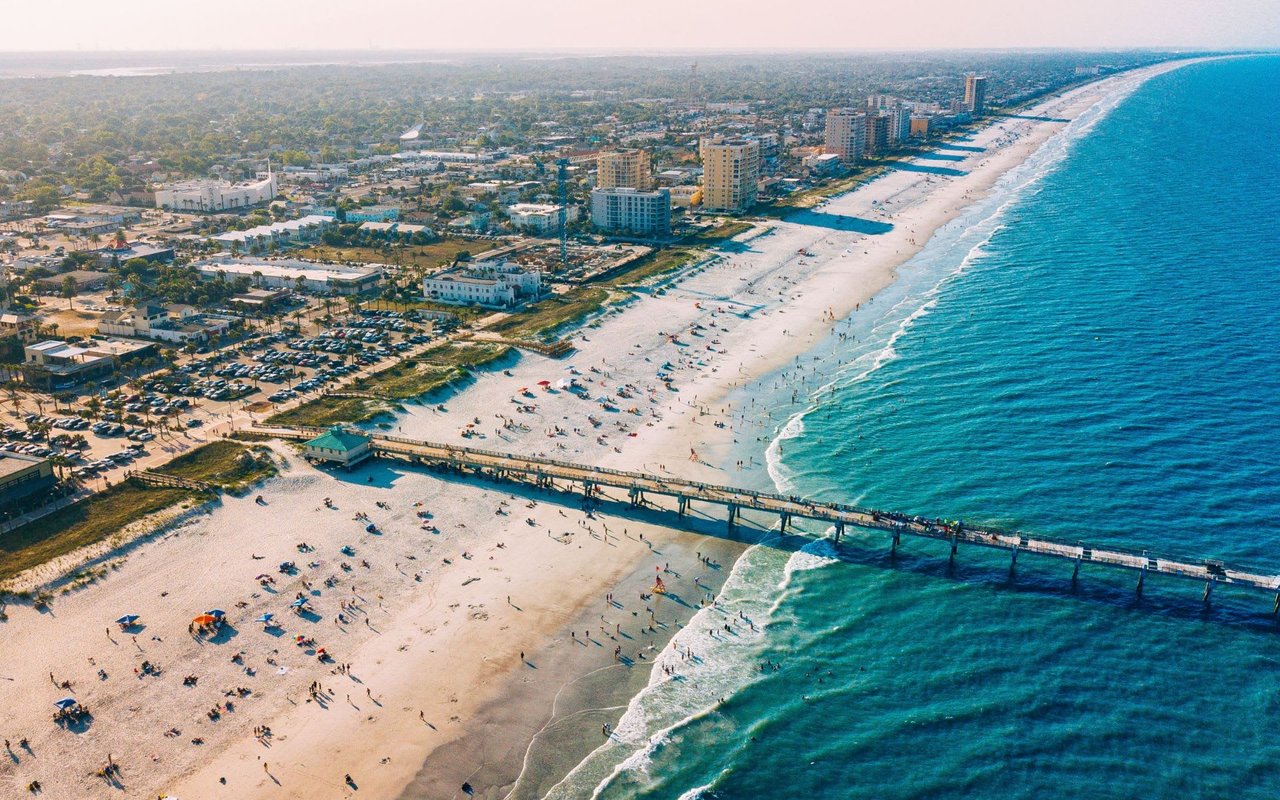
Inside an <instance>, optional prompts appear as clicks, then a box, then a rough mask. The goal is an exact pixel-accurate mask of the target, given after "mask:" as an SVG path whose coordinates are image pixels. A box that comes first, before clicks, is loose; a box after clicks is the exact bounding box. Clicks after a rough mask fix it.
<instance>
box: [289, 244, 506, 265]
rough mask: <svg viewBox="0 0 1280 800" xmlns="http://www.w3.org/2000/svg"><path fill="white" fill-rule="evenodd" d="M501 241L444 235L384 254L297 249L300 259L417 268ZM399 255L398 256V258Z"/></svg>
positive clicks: (346, 249) (358, 249)
mask: <svg viewBox="0 0 1280 800" xmlns="http://www.w3.org/2000/svg"><path fill="white" fill-rule="evenodd" d="M499 246H501V243H496V242H488V241H472V240H470V239H458V238H452V237H446V238H444V239H441V240H440V241H438V242H432V243H431V244H424V245H420V246H419V245H413V246H409V247H396V248H394V249H393V250H392V251H391V253H390V254H386V253H383V252H382V251H381V250H379V249H378V248H376V247H326V246H324V245H318V246H316V247H308V248H306V249H304V250H300V251H298V255H299V256H301V257H303V258H314V259H320V260H324V261H359V262H361V263H366V264H388V263H390V264H404V265H406V266H408V265H410V264H413V265H417V266H420V267H431V268H435V267H438V266H440V265H441V264H447V263H449V262H451V261H453V259H454V258H455V257H457V255H458V253H461V252H462V251H464V250H465V251H467V252H468V253H470V254H471V255H473V256H474V255H477V254H479V253H481V252H483V251H485V250H492V249H493V248H495V247H499ZM397 257H398V258H397Z"/></svg>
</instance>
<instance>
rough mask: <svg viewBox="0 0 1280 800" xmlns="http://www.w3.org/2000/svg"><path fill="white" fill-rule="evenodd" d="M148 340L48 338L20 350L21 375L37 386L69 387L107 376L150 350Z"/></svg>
mask: <svg viewBox="0 0 1280 800" xmlns="http://www.w3.org/2000/svg"><path fill="white" fill-rule="evenodd" d="M155 351H156V346H155V344H153V343H150V342H131V341H122V340H119V339H107V340H101V339H91V340H89V341H88V342H82V343H80V344H71V343H69V342H62V341H58V340H49V341H44V342H38V343H36V344H30V345H27V346H26V347H24V348H23V349H22V352H23V363H22V375H23V379H24V380H26V382H27V384H29V385H31V386H35V387H37V388H40V389H53V390H58V389H70V388H74V387H76V386H79V385H80V384H82V383H84V382H85V381H91V380H102V379H104V378H109V377H111V375H112V374H113V373H114V372H115V371H116V369H117V368H118V367H119V366H120V364H121V363H123V362H126V361H132V360H134V359H137V358H142V357H144V356H146V355H149V354H151V353H154V352H155Z"/></svg>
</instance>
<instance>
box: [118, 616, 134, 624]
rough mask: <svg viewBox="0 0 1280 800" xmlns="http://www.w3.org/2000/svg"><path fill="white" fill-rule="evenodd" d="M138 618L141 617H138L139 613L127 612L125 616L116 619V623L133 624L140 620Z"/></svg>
mask: <svg viewBox="0 0 1280 800" xmlns="http://www.w3.org/2000/svg"><path fill="white" fill-rule="evenodd" d="M138 619H139V617H138V615H137V614H125V615H124V616H123V617H121V618H120V619H118V620H116V624H117V625H132V624H133V623H135V622H137V621H138Z"/></svg>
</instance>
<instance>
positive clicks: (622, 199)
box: [591, 187, 671, 237]
mask: <svg viewBox="0 0 1280 800" xmlns="http://www.w3.org/2000/svg"><path fill="white" fill-rule="evenodd" d="M591 224H592V225H595V226H596V227H597V228H600V229H601V230H606V231H628V232H631V233H637V234H641V235H644V236H657V237H665V236H670V235H671V192H670V191H668V190H666V189H658V190H657V191H652V192H645V191H640V190H637V189H631V188H622V187H619V188H614V189H593V190H592V191H591Z"/></svg>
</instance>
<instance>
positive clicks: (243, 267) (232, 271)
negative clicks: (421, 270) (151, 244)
mask: <svg viewBox="0 0 1280 800" xmlns="http://www.w3.org/2000/svg"><path fill="white" fill-rule="evenodd" d="M194 266H195V268H196V269H198V270H199V271H200V272H203V273H206V274H209V273H218V272H226V273H227V274H228V275H248V276H252V275H253V273H255V272H260V273H262V275H263V277H269V278H288V279H294V278H297V277H298V276H299V275H301V276H302V278H303V279H304V280H309V281H320V282H327V281H352V280H361V279H364V278H368V277H370V276H374V275H379V274H381V273H382V267H381V266H379V265H377V264H369V265H365V266H361V267H355V266H348V265H345V264H321V263H314V262H309V261H247V262H246V261H207V262H200V263H197V264H195V265H194Z"/></svg>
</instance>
